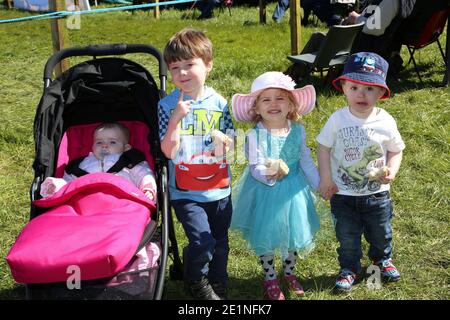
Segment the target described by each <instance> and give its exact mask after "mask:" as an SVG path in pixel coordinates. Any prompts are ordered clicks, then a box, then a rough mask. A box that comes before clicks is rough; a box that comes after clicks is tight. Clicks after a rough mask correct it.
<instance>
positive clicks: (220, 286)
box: [211, 282, 228, 300]
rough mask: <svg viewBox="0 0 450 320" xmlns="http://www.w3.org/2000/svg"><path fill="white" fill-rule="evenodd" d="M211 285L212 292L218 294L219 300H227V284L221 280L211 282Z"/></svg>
mask: <svg viewBox="0 0 450 320" xmlns="http://www.w3.org/2000/svg"><path fill="white" fill-rule="evenodd" d="M211 287H212V288H213V290H214V292H215V293H216V294H217V295H218V296H219V298H220V300H227V299H228V295H227V286H226V284H225V283H222V282H215V283H211Z"/></svg>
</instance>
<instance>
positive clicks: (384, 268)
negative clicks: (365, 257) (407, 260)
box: [373, 259, 400, 281]
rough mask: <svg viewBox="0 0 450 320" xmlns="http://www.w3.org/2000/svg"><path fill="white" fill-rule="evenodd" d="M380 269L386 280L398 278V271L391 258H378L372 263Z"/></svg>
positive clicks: (396, 279)
mask: <svg viewBox="0 0 450 320" xmlns="http://www.w3.org/2000/svg"><path fill="white" fill-rule="evenodd" d="M373 264H374V265H376V266H378V267H379V268H380V269H381V275H382V276H383V278H384V279H385V280H387V281H398V280H400V272H398V270H397V268H396V267H395V266H394V264H393V263H392V259H385V260H379V261H376V262H374V263H373Z"/></svg>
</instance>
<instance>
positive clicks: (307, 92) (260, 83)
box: [231, 71, 316, 122]
mask: <svg viewBox="0 0 450 320" xmlns="http://www.w3.org/2000/svg"><path fill="white" fill-rule="evenodd" d="M295 85H296V84H295V81H294V80H292V78H291V77H289V76H288V75H285V74H284V73H282V72H278V71H269V72H266V73H263V74H262V75H260V76H259V77H258V78H256V79H255V80H254V81H253V83H252V89H251V93H249V94H241V93H236V94H235V95H233V98H232V100H231V109H232V110H233V115H234V117H235V118H236V120H237V121H241V122H252V120H253V119H254V116H255V114H254V111H253V110H251V108H252V106H253V104H254V103H255V100H256V98H257V97H258V95H259V94H260V93H261V92H262V91H263V90H265V89H269V88H278V89H284V90H286V91H289V92H290V93H291V94H292V96H293V98H294V100H295V101H296V103H297V112H298V114H300V115H303V114H307V113H309V112H311V111H312V109H314V106H315V103H316V90H315V89H314V87H313V86H312V85H307V86H304V87H302V88H298V89H295Z"/></svg>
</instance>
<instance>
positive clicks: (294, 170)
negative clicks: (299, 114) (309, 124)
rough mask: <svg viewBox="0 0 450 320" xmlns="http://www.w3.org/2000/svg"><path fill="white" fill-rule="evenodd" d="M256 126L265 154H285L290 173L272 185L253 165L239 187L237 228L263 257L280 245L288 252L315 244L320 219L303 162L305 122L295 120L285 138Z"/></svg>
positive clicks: (235, 190) (235, 215)
mask: <svg viewBox="0 0 450 320" xmlns="http://www.w3.org/2000/svg"><path fill="white" fill-rule="evenodd" d="M254 130H255V131H256V132H255V133H256V137H257V138H258V139H257V142H258V147H259V149H260V151H262V153H263V154H264V156H265V157H266V158H271V159H283V160H284V162H285V163H286V164H287V165H288V166H289V173H288V175H287V176H285V177H284V178H283V179H282V180H280V181H277V182H276V183H275V184H274V185H273V186H269V185H266V184H264V183H262V182H259V181H258V180H256V179H255V178H254V177H253V176H252V175H251V173H250V170H249V167H247V168H246V169H245V170H244V173H243V174H242V176H241V178H240V179H239V181H238V182H237V183H236V186H234V188H233V193H232V194H233V217H232V221H231V228H232V229H237V230H239V231H241V232H242V235H243V237H244V239H246V240H247V241H248V243H249V245H250V247H251V248H252V249H253V250H254V251H255V252H256V254H257V255H258V256H260V255H265V254H274V253H275V252H276V251H277V250H280V253H281V254H282V256H283V257H285V256H287V253H288V252H289V251H294V250H295V251H300V250H302V249H309V248H312V245H313V240H314V235H315V234H316V232H317V231H318V230H319V218H318V215H317V213H316V209H315V206H314V198H313V197H314V196H313V194H312V190H311V188H310V186H309V184H308V182H307V179H306V176H305V174H304V173H303V170H301V168H300V167H299V161H301V160H302V159H300V148H301V145H300V144H301V141H302V139H301V134H302V132H301V130H300V126H299V125H298V124H295V123H293V124H292V125H291V130H290V132H289V134H288V135H287V136H285V137H282V136H275V135H271V134H270V133H269V132H268V131H267V130H266V129H264V128H258V127H256V128H255V129H254Z"/></svg>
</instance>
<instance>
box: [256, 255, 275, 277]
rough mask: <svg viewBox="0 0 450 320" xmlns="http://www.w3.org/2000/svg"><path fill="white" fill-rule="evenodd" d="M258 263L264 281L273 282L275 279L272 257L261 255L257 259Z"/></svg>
mask: <svg viewBox="0 0 450 320" xmlns="http://www.w3.org/2000/svg"><path fill="white" fill-rule="evenodd" d="M259 261H260V262H261V265H262V267H263V270H264V280H274V279H276V278H277V274H276V272H275V262H274V256H273V254H272V255H262V256H260V257H259Z"/></svg>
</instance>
